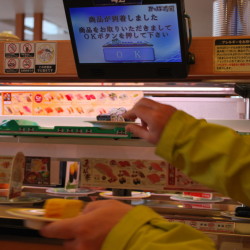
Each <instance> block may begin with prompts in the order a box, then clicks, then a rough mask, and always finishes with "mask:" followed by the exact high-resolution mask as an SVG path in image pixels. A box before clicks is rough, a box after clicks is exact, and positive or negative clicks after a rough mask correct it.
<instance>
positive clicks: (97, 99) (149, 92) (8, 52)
mask: <svg viewBox="0 0 250 250" xmlns="http://www.w3.org/2000/svg"><path fill="white" fill-rule="evenodd" d="M249 41H250V38H248V37H235V38H234V39H231V38H229V37H217V38H194V39H193V43H192V45H191V48H190V51H192V53H194V55H195V64H192V65H190V71H189V75H188V77H187V79H184V80H183V79H172V80H171V81H165V82H163V81H161V82H158V81H157V80H156V81H155V82H147V83H145V82H83V81H82V80H80V79H79V78H78V77H77V74H76V70H75V65H74V60H73V53H72V50H71V45H70V42H69V41H60V42H59V41H50V42H46V41H37V42H29V43H27V42H14V43H12V42H1V43H0V57H1V58H2V59H3V60H2V63H1V64H0V79H1V85H0V92H1V116H0V120H1V124H0V144H1V155H0V157H7V156H10V157H13V156H15V154H16V153H18V152H22V153H23V154H24V156H25V157H26V166H25V171H27V172H26V173H25V174H26V178H25V182H24V184H23V189H22V196H24V197H28V198H29V199H31V200H32V199H38V200H35V201H37V202H30V203H25V202H24V203H18V204H3V202H2V204H1V205H0V217H1V218H0V228H1V232H3V233H1V236H0V241H1V246H5V247H6V248H7V246H9V247H15V249H24V248H26V249H29V248H28V247H35V248H36V249H42V248H44V247H47V248H48V249H59V248H60V246H61V242H60V241H57V240H51V239H50V240H48V239H44V238H42V237H40V236H39V234H38V232H37V231H36V230H32V229H29V228H26V227H25V226H24V225H23V220H22V219H19V218H16V217H13V216H11V215H8V214H7V213H6V210H7V209H9V208H12V207H13V206H14V207H15V206H18V207H20V206H21V207H23V206H25V207H27V206H29V207H33V208H34V207H35V208H36V207H41V206H42V205H43V201H44V200H45V199H47V198H49V197H51V196H57V195H58V194H57V193H54V194H48V193H47V192H46V189H47V188H50V189H54V190H56V189H57V188H61V187H64V185H65V177H66V176H65V175H66V172H65V171H66V170H67V163H72V162H78V163H79V166H80V177H79V182H78V185H79V186H80V187H81V188H85V187H88V188H91V189H92V190H95V192H92V193H91V194H88V195H86V196H83V197H80V198H79V199H83V200H85V201H87V202H88V201H92V200H97V199H106V198H110V197H107V195H108V194H107V193H108V192H110V190H111V189H115V190H127V189H128V190H132V193H133V192H135V194H138V193H136V192H139V193H146V194H148V193H149V192H150V196H147V195H146V196H144V197H141V199H136V198H134V197H133V196H131V197H130V198H131V199H129V197H127V198H125V202H127V203H129V204H132V205H134V206H136V205H140V204H144V205H146V206H149V207H151V208H153V209H154V210H156V211H157V212H159V213H160V214H162V215H163V216H164V217H165V218H166V219H168V220H170V221H181V222H183V223H186V224H189V225H191V226H193V227H195V228H197V229H199V230H201V231H203V232H205V233H206V234H208V235H209V236H210V237H211V238H212V239H214V241H215V242H216V244H217V247H218V249H221V250H223V249H249V248H250V237H249V235H250V229H249V219H247V218H245V219H239V218H235V216H233V212H234V210H235V208H236V207H238V206H241V205H242V204H240V203H238V202H236V201H232V200H231V199H229V198H228V197H223V196H222V195H221V194H218V193H215V192H213V190H209V189H207V188H206V187H204V186H202V185H200V184H198V183H194V182H193V181H192V180H190V179H189V178H188V177H186V176H184V175H183V174H182V173H181V172H179V171H177V170H176V169H175V168H174V166H172V165H171V164H169V163H167V162H164V161H162V159H160V158H159V157H158V156H156V155H155V153H154V151H155V148H154V146H153V145H151V144H149V143H147V142H145V141H144V140H142V139H139V138H134V137H133V136H131V135H128V134H126V133H125V130H124V127H123V128H122V129H121V130H119V131H113V128H112V131H110V130H111V129H110V128H105V125H103V124H101V125H100V124H98V123H97V124H96V123H95V120H96V119H95V118H96V116H97V115H98V114H102V113H106V112H108V110H110V109H111V108H119V107H125V108H126V109H129V108H131V107H132V106H133V104H134V103H135V102H136V101H138V100H139V99H140V98H142V97H143V96H144V97H147V98H150V99H152V100H155V101H158V102H161V103H168V104H170V105H173V106H175V107H177V108H179V109H182V110H184V111H186V112H188V113H190V114H191V115H193V116H195V117H197V118H204V119H207V120H208V121H209V122H212V123H217V124H222V125H226V126H229V127H231V128H233V129H235V130H236V131H238V132H239V133H250V129H249V123H250V122H249V120H248V117H249V100H248V96H247V95H240V94H239V93H237V91H235V86H236V84H237V85H239V86H241V87H242V88H243V89H248V85H247V84H248V81H249V79H250V73H249V70H248V69H249V66H247V65H249V62H248V61H247V59H245V57H244V55H243V54H244V53H249V45H248V43H249ZM235 44H236V45H237V50H239V49H241V51H243V52H242V54H241V55H240V56H239V58H238V61H237V62H236V61H234V60H235V58H234V52H235V50H236V48H235V47H234V46H235ZM230 53H231V59H230V60H233V62H231V61H229V59H228V57H229V56H230ZM232 58H233V59H232ZM246 91H247V90H246ZM6 120H7V121H12V122H13V121H17V122H15V123H14V125H12V126H13V127H12V129H11V130H8V131H7V130H6V129H5V128H6V127H4V126H3V124H4V121H5V122H6ZM28 121H29V122H31V123H27V122H28ZM119 125H120V124H119ZM100 126H101V128H102V132H103V130H105V131H104V134H105V135H104V136H103V135H101V133H99V132H98V129H100ZM75 127H76V129H78V130H73V128H75ZM82 127H84V128H87V131H84V132H83V131H81V132H80V130H81V128H82ZM55 129H57V130H55ZM52 130H53V134H51V131H52ZM6 131H7V132H6ZM17 132H18V133H17ZM80 133H82V134H80ZM0 160H1V159H0ZM2 163H3V161H0V164H2ZM102 164H103V165H104V166H103V165H102ZM68 165H70V164H68ZM111 166H112V168H113V172H112V173H110V171H109V169H110V168H109V167H111ZM68 178H70V177H68ZM185 191H187V192H193V193H194V192H195V193H199V194H201V195H202V194H204V195H205V194H208V195H210V199H206V200H205V199H203V202H201V200H202V199H192V200H190V198H187V196H186V197H185V196H183V195H182V194H183V192H185ZM103 193H105V194H106V196H105V195H100V194H103ZM130 195H131V194H130ZM125 197H126V196H125ZM111 198H112V197H111ZM139 198H140V197H139ZM200 198H202V197H200ZM39 199H41V200H39ZM123 199H124V197H123Z"/></svg>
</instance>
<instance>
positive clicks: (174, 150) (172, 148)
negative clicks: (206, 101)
mask: <svg viewBox="0 0 250 250" xmlns="http://www.w3.org/2000/svg"><path fill="white" fill-rule="evenodd" d="M124 117H125V118H126V119H132V120H135V119H136V118H140V119H141V120H142V124H141V125H134V124H130V125H127V126H126V129H127V131H130V132H132V133H134V134H135V135H137V136H139V137H142V138H144V139H146V140H147V141H148V142H151V143H153V144H156V145H157V149H156V153H157V154H158V155H159V156H161V157H162V158H164V159H165V160H166V161H168V162H169V163H172V164H173V165H174V166H175V167H177V168H179V169H181V170H182V172H183V173H185V174H186V175H188V176H189V177H191V178H192V179H193V180H195V181H197V182H199V183H202V184H204V185H206V186H208V187H210V188H212V189H214V190H215V191H218V192H220V193H222V194H224V195H227V196H229V197H231V198H232V199H234V200H237V201H240V202H242V203H244V204H245V205H248V206H249V205H250V182H249V180H250V136H243V135H239V134H237V133H236V132H235V131H234V130H232V129H230V128H227V127H224V126H219V125H215V124H209V123H207V122H206V121H205V120H198V119H195V118H194V117H192V116H190V115H188V114H187V113H185V112H183V111H177V110H176V109H175V108H173V107H172V106H169V105H164V104H160V103H157V102H155V101H152V100H150V99H146V98H143V99H141V100H140V101H139V102H138V103H136V104H135V106H134V107H133V108H132V109H131V110H129V111H128V112H127V113H126V114H125V115H124Z"/></svg>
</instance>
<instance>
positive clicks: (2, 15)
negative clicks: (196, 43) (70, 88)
mask: <svg viewBox="0 0 250 250" xmlns="http://www.w3.org/2000/svg"><path fill="white" fill-rule="evenodd" d="M83 1H85V0H83ZM212 3H213V0H185V5H186V10H187V13H189V15H191V18H192V28H193V35H194V36H210V35H211V26H212V24H211V23H212ZM35 12H42V13H44V18H45V19H46V20H48V21H51V22H53V23H55V24H57V25H59V26H60V27H62V28H64V29H66V30H67V23H66V18H65V14H64V8H63V0H0V32H1V31H3V30H12V31H14V30H15V28H14V26H13V24H14V22H15V15H16V13H25V14H26V16H33V14H34V13H35Z"/></svg>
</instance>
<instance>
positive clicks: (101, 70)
mask: <svg viewBox="0 0 250 250" xmlns="http://www.w3.org/2000/svg"><path fill="white" fill-rule="evenodd" d="M63 1H64V7H65V13H66V18H67V22H68V28H69V33H70V38H71V43H72V48H73V52H74V57H75V62H76V68H77V73H78V76H79V78H80V79H84V80H87V81H89V80H94V81H96V80H101V81H161V80H168V79H179V78H185V77H186V76H187V74H188V64H189V63H188V57H189V52H188V35H187V25H186V22H185V8H184V0H139V1H138V0H63Z"/></svg>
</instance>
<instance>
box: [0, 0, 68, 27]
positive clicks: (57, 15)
mask: <svg viewBox="0 0 250 250" xmlns="http://www.w3.org/2000/svg"><path fill="white" fill-rule="evenodd" d="M0 5H1V7H0V32H1V30H3V27H4V25H5V24H6V23H8V22H9V23H11V21H12V22H14V20H15V15H16V13H25V15H26V16H33V15H34V13H36V12H38V13H39V12H40V13H43V14H44V18H45V19H46V20H48V21H51V22H53V23H55V24H57V25H59V26H61V27H63V28H65V29H67V23H66V19H65V15H64V8H63V2H62V0H0ZM2 21H3V23H2Z"/></svg>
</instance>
